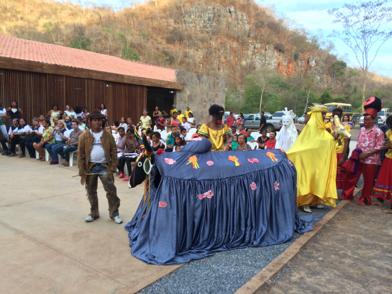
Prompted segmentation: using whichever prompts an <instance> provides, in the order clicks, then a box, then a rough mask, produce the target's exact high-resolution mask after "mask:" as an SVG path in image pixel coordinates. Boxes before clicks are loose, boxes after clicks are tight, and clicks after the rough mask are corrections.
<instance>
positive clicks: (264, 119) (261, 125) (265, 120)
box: [259, 111, 267, 131]
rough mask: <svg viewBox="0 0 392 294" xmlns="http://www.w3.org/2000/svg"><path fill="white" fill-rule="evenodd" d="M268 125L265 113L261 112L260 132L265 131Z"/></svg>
mask: <svg viewBox="0 0 392 294" xmlns="http://www.w3.org/2000/svg"><path fill="white" fill-rule="evenodd" d="M266 125H267V119H266V118H265V115H264V111H262V112H260V127H259V130H260V131H261V130H263V129H264V128H265V126H266Z"/></svg>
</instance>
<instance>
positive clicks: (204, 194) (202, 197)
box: [197, 190, 214, 200]
mask: <svg viewBox="0 0 392 294" xmlns="http://www.w3.org/2000/svg"><path fill="white" fill-rule="evenodd" d="M213 196H214V192H212V190H208V191H207V192H205V193H203V194H199V195H197V198H198V199H199V200H203V199H205V198H207V199H211V198H212V197H213Z"/></svg>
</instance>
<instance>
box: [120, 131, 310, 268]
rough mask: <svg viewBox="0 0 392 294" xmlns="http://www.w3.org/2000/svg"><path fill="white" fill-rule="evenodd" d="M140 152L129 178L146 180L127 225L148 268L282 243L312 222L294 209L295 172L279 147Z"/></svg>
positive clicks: (203, 146) (201, 146)
mask: <svg viewBox="0 0 392 294" xmlns="http://www.w3.org/2000/svg"><path fill="white" fill-rule="evenodd" d="M143 140H144V145H145V149H146V151H145V153H143V154H142V155H141V156H140V157H139V158H138V160H137V164H136V168H135V169H134V170H133V172H132V175H131V177H130V182H129V184H130V186H131V187H134V186H136V185H138V184H140V183H142V182H143V180H144V179H145V178H146V177H147V178H148V179H147V181H146V182H145V183H147V184H146V188H145V194H144V197H143V199H142V200H141V202H140V205H139V207H138V209H137V211H136V213H135V216H134V217H133V219H132V220H131V221H130V222H129V223H128V224H127V225H126V230H127V231H128V236H129V242H130V247H131V251H132V254H133V255H134V256H135V257H137V258H139V259H141V260H143V261H145V262H147V263H151V264H178V263H184V262H188V261H191V260H195V259H200V258H204V257H207V256H209V255H211V254H213V253H214V252H219V251H224V250H229V249H234V248H243V247H250V246H253V247H256V246H268V245H274V244H280V243H283V242H286V241H288V240H290V239H291V238H292V237H293V235H294V232H295V231H296V230H297V231H299V232H304V231H307V230H309V229H310V228H311V223H310V222H304V221H301V220H300V219H299V217H298V216H297V211H296V171H295V168H294V166H293V165H292V164H291V162H290V161H289V160H288V159H287V157H286V156H285V154H284V153H283V152H281V151H279V150H267V151H264V150H255V151H228V152H212V151H211V149H213V148H214V147H213V146H212V144H211V142H210V141H209V140H208V139H207V138H205V137H199V138H196V139H195V140H194V141H192V142H190V143H188V144H187V145H186V146H185V147H184V149H183V150H182V151H181V152H174V153H163V154H161V155H156V154H153V152H152V149H151V147H150V146H149V143H148V141H147V138H146V137H144V138H143Z"/></svg>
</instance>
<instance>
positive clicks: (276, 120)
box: [267, 111, 297, 130]
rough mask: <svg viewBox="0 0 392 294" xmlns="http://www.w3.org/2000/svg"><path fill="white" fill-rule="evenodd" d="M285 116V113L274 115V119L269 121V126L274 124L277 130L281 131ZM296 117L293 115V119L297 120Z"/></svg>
mask: <svg viewBox="0 0 392 294" xmlns="http://www.w3.org/2000/svg"><path fill="white" fill-rule="evenodd" d="M283 116H284V112H283V111H277V112H275V113H274V114H272V118H271V119H268V120H267V123H268V124H272V125H273V126H274V128H275V129H276V130H280V128H281V127H282V118H283ZM296 117H297V116H296V115H295V114H293V119H294V120H295V119H296Z"/></svg>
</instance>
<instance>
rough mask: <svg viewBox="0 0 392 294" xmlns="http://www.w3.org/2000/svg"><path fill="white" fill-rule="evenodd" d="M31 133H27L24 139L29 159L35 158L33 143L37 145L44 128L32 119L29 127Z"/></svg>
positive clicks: (36, 120)
mask: <svg viewBox="0 0 392 294" xmlns="http://www.w3.org/2000/svg"><path fill="white" fill-rule="evenodd" d="M31 129H32V131H31V133H29V134H28V135H27V136H26V138H25V145H26V148H27V151H28V152H29V155H30V158H35V149H34V147H33V144H34V143H39V142H40V141H41V138H42V134H43V132H44V127H43V126H42V124H40V122H39V120H38V119H36V118H33V124H32V126H31Z"/></svg>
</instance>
